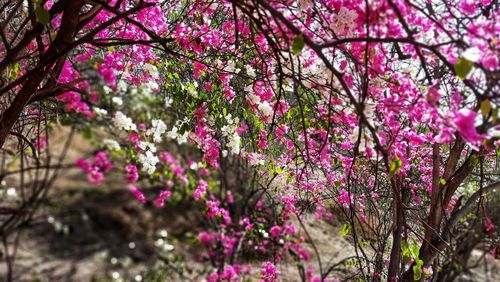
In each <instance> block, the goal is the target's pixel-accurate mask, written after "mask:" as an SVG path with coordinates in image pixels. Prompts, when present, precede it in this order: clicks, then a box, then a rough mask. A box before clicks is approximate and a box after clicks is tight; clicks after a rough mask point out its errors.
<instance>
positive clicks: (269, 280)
mask: <svg viewBox="0 0 500 282" xmlns="http://www.w3.org/2000/svg"><path fill="white" fill-rule="evenodd" d="M276 270H277V269H276V266H275V265H274V264H272V263H271V262H269V261H266V262H263V263H262V268H261V270H260V274H261V275H262V279H261V280H260V281H261V282H274V281H277V280H278V273H277V272H276Z"/></svg>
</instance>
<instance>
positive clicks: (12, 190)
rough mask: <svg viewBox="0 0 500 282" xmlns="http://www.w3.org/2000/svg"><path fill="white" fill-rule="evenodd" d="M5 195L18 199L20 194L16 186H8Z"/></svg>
mask: <svg viewBox="0 0 500 282" xmlns="http://www.w3.org/2000/svg"><path fill="white" fill-rule="evenodd" d="M5 195H6V196H7V198H11V199H17V198H18V197H19V195H17V190H16V188H15V187H9V188H7V190H6V192H5Z"/></svg>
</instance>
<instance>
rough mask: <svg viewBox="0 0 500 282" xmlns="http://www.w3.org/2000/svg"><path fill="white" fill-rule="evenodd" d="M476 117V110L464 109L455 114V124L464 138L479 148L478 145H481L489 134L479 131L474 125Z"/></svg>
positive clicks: (475, 147)
mask: <svg viewBox="0 0 500 282" xmlns="http://www.w3.org/2000/svg"><path fill="white" fill-rule="evenodd" d="M475 119H476V112H474V111H471V110H468V109H462V110H460V111H459V112H457V113H456V114H455V119H454V125H455V127H456V129H457V131H458V133H460V136H461V137H462V139H463V140H464V141H465V142H467V143H469V144H471V145H472V146H473V148H474V149H477V145H480V144H481V142H482V141H483V139H484V138H486V137H487V136H486V135H483V134H479V133H477V130H476V127H475V126H474V120H475Z"/></svg>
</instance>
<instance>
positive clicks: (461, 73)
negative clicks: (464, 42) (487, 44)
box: [455, 58, 474, 80]
mask: <svg viewBox="0 0 500 282" xmlns="http://www.w3.org/2000/svg"><path fill="white" fill-rule="evenodd" d="M473 66H474V63H473V62H471V61H469V60H467V59H465V58H460V59H458V61H457V63H456V64H455V72H456V73H457V76H458V78H460V79H462V80H464V79H465V78H466V77H467V75H468V74H469V72H470V71H471V70H472V67H473Z"/></svg>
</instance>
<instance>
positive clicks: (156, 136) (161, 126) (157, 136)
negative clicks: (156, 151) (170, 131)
mask: <svg viewBox="0 0 500 282" xmlns="http://www.w3.org/2000/svg"><path fill="white" fill-rule="evenodd" d="M151 125H152V127H151V128H149V129H148V130H147V131H146V136H150V135H152V136H153V141H154V142H160V141H161V135H162V134H163V133H165V131H167V125H166V124H165V123H164V122H163V121H162V120H159V119H154V120H153V121H152V122H151Z"/></svg>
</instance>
